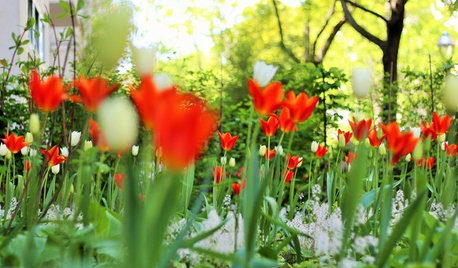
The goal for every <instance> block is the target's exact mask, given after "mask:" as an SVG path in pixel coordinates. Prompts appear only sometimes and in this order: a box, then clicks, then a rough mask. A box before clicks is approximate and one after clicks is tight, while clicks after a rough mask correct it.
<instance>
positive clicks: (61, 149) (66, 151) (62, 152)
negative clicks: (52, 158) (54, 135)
mask: <svg viewBox="0 0 458 268" xmlns="http://www.w3.org/2000/svg"><path fill="white" fill-rule="evenodd" d="M60 151H61V154H62V155H63V156H65V157H68V154H69V152H68V148H67V147H62V148H60Z"/></svg>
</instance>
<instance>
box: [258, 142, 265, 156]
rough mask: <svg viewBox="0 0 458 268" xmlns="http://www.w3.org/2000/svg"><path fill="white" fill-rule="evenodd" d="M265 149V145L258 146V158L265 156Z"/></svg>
mask: <svg viewBox="0 0 458 268" xmlns="http://www.w3.org/2000/svg"><path fill="white" fill-rule="evenodd" d="M266 148H267V146H265V145H259V156H265V155H266Z"/></svg>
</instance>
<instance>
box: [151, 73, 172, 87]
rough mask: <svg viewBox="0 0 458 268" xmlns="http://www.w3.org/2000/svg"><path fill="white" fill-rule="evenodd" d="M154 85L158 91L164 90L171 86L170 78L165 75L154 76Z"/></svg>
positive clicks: (157, 74)
mask: <svg viewBox="0 0 458 268" xmlns="http://www.w3.org/2000/svg"><path fill="white" fill-rule="evenodd" d="M154 84H156V88H157V89H158V90H164V89H168V88H171V87H172V86H173V81H172V78H171V77H170V76H169V75H168V74H166V73H156V74H154Z"/></svg>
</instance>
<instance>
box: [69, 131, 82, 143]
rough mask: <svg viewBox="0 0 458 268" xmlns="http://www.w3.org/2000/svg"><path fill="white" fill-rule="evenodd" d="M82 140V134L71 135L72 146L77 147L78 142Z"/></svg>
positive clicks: (75, 132)
mask: <svg viewBox="0 0 458 268" xmlns="http://www.w3.org/2000/svg"><path fill="white" fill-rule="evenodd" d="M80 139H81V132H79V131H73V132H72V134H71V135H70V145H71V146H76V145H77V144H78V142H80Z"/></svg>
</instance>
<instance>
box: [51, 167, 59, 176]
mask: <svg viewBox="0 0 458 268" xmlns="http://www.w3.org/2000/svg"><path fill="white" fill-rule="evenodd" d="M51 171H52V173H53V174H54V175H56V174H57V173H59V171H60V165H55V166H52V167H51Z"/></svg>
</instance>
